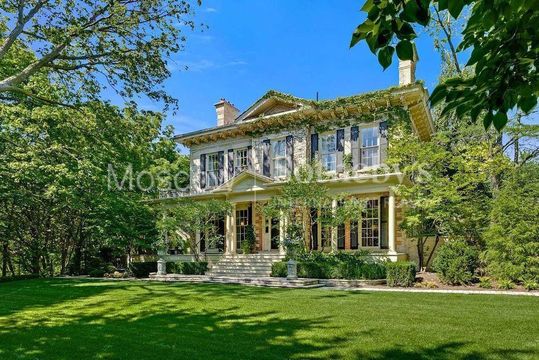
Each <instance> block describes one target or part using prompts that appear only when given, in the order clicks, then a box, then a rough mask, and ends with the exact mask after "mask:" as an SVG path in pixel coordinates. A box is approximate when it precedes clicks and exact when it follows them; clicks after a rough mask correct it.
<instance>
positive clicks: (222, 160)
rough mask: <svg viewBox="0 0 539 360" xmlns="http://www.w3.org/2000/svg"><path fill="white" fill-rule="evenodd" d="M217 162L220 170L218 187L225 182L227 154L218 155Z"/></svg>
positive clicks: (219, 153)
mask: <svg viewBox="0 0 539 360" xmlns="http://www.w3.org/2000/svg"><path fill="white" fill-rule="evenodd" d="M217 161H218V162H219V168H218V171H217V185H221V184H222V183H224V182H225V152H224V151H219V152H218V153H217Z"/></svg>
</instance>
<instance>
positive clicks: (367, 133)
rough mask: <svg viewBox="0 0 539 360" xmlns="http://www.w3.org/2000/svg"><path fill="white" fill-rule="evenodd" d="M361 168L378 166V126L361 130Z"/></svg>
mask: <svg viewBox="0 0 539 360" xmlns="http://www.w3.org/2000/svg"><path fill="white" fill-rule="evenodd" d="M360 151H361V163H362V167H372V166H377V165H380V139H379V131H378V126H376V127H370V128H364V129H361V149H360Z"/></svg>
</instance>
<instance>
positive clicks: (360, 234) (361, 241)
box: [358, 196, 382, 249]
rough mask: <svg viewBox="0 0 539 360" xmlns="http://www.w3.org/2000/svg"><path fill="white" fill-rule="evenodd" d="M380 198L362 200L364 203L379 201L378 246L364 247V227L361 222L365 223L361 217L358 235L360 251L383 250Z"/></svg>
mask: <svg viewBox="0 0 539 360" xmlns="http://www.w3.org/2000/svg"><path fill="white" fill-rule="evenodd" d="M380 198H381V197H380V196H379V197H369V198H366V199H362V200H364V201H368V200H378V246H363V225H362V224H361V222H362V221H363V216H362V217H361V219H360V220H358V235H359V237H360V238H359V239H358V240H359V242H358V249H381V248H382V244H381V242H382V241H381V240H382V239H381V237H380V223H381V221H380V217H381V212H380V208H381V206H380V204H381V201H380Z"/></svg>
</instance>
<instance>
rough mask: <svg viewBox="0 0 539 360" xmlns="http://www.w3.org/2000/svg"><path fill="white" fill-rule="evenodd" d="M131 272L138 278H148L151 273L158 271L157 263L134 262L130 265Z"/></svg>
mask: <svg viewBox="0 0 539 360" xmlns="http://www.w3.org/2000/svg"><path fill="white" fill-rule="evenodd" d="M129 271H130V272H131V273H132V274H133V276H135V277H137V278H146V277H148V276H149V275H150V273H151V272H156V271H157V262H155V261H145V262H134V263H131V264H130V265H129Z"/></svg>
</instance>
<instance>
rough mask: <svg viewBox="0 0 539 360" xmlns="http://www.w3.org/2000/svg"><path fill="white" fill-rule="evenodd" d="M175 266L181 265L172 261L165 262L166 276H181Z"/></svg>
mask: <svg viewBox="0 0 539 360" xmlns="http://www.w3.org/2000/svg"><path fill="white" fill-rule="evenodd" d="M177 264H181V263H176V262H174V261H167V264H166V267H167V274H181V272H180V270H181V269H180V268H179V267H178V265H177Z"/></svg>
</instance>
